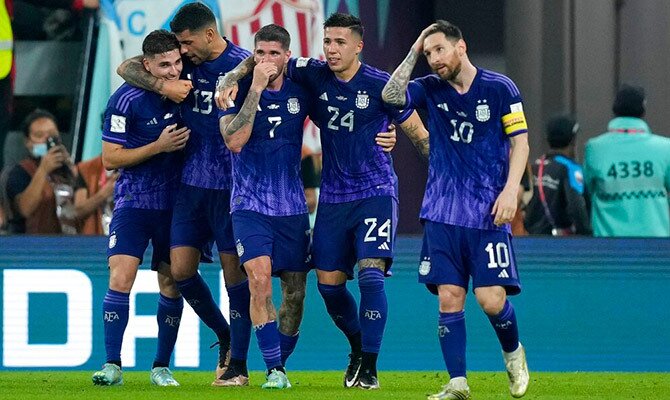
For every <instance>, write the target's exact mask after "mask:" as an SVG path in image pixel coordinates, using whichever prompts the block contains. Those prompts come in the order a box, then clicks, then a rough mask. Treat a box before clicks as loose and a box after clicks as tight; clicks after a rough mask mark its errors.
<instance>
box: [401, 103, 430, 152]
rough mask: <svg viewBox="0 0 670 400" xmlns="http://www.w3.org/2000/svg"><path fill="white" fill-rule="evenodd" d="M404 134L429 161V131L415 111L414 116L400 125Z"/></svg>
mask: <svg viewBox="0 0 670 400" xmlns="http://www.w3.org/2000/svg"><path fill="white" fill-rule="evenodd" d="M400 127H401V128H402V130H403V132H405V135H407V137H408V138H409V140H411V141H412V144H413V145H414V147H415V148H416V149H417V150H418V151H419V153H420V154H421V156H423V158H425V159H426V160H427V159H428V154H429V145H428V142H429V141H428V130H426V127H425V126H424V125H423V122H422V121H421V118H420V117H419V114H418V113H417V112H416V111H413V112H412V114H411V115H410V116H409V118H407V119H406V120H405V121H404V122H403V123H402V124H400Z"/></svg>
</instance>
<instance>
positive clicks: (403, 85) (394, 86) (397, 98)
mask: <svg viewBox="0 0 670 400" xmlns="http://www.w3.org/2000/svg"><path fill="white" fill-rule="evenodd" d="M434 25H435V24H433V25H431V26H429V27H428V28H426V29H424V30H423V31H422V32H421V34H420V35H419V37H418V38H417V39H416V42H414V44H413V45H412V48H411V49H410V50H409V53H408V54H407V57H405V60H404V61H403V62H402V63H401V64H400V65H399V66H398V68H396V69H395V71H393V75H391V79H389V81H388V82H387V83H386V86H384V90H382V99H383V100H384V101H385V102H386V103H388V104H391V105H393V106H396V107H404V106H405V104H407V96H406V92H407V84H408V83H409V77H410V75H412V70H413V69H414V65H416V61H417V60H418V59H419V55H420V54H421V53H422V52H423V40H424V39H425V37H426V34H427V33H428V32H429V31H430V30H432V29H433V27H434Z"/></svg>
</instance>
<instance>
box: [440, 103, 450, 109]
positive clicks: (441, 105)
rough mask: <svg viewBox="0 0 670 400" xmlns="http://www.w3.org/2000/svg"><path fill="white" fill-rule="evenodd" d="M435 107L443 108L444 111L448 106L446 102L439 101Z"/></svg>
mask: <svg viewBox="0 0 670 400" xmlns="http://www.w3.org/2000/svg"><path fill="white" fill-rule="evenodd" d="M437 108H439V109H441V110H444V111H449V106H448V105H447V103H440V104H438V105H437Z"/></svg>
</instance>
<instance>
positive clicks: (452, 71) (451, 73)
mask: <svg viewBox="0 0 670 400" xmlns="http://www.w3.org/2000/svg"><path fill="white" fill-rule="evenodd" d="M440 67H445V69H446V73H444V72H443V73H440V72H437V70H435V71H433V72H435V73H437V74H438V75H439V76H440V79H442V80H445V81H453V80H454V79H456V77H457V76H458V74H460V73H461V62H460V61H459V62H458V63H457V64H456V65H454V67H453V68H449V66H448V65H446V64H443V65H441V66H440ZM437 69H439V68H437Z"/></svg>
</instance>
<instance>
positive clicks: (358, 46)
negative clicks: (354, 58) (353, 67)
mask: <svg viewBox="0 0 670 400" xmlns="http://www.w3.org/2000/svg"><path fill="white" fill-rule="evenodd" d="M363 44H364V43H363V40H362V39H361V40H359V41H358V44H356V55H359V54H361V51H363Z"/></svg>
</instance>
